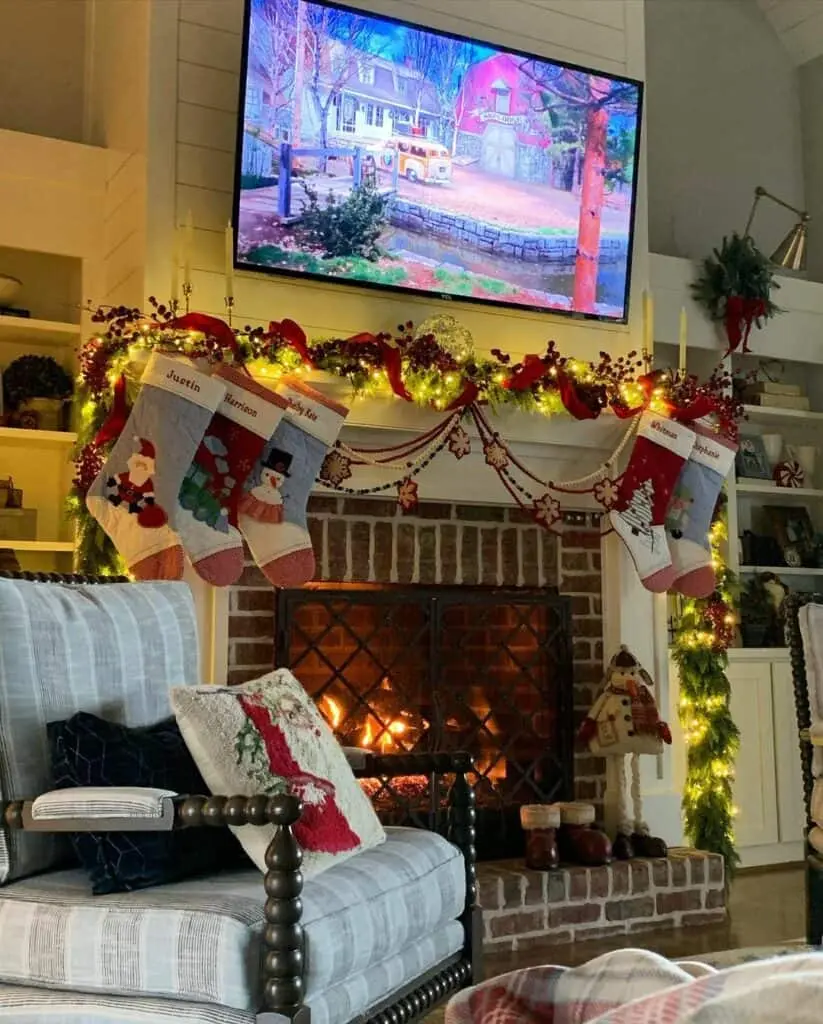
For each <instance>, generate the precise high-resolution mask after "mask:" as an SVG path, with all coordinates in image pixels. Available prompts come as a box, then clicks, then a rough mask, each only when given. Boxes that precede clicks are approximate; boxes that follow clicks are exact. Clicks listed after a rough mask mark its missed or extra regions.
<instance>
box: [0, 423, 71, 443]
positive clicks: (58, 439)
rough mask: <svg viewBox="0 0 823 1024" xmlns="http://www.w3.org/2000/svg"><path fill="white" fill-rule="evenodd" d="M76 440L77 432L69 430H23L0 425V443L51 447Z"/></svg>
mask: <svg viewBox="0 0 823 1024" xmlns="http://www.w3.org/2000/svg"><path fill="white" fill-rule="evenodd" d="M76 441H77V434H75V433H72V432H71V431H70V430H23V429H18V428H17V427H0V445H4V444H24V445H27V446H29V447H35V448H37V447H39V448H51V447H53V446H55V445H57V446H59V445H66V446H67V447H70V446H71V445H73V444H75V443H76Z"/></svg>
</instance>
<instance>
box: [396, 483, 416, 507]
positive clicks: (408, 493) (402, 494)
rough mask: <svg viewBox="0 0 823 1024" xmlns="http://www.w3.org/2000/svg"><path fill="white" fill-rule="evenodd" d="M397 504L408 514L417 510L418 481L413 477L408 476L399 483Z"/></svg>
mask: <svg viewBox="0 0 823 1024" xmlns="http://www.w3.org/2000/svg"><path fill="white" fill-rule="evenodd" d="M397 504H398V505H399V506H400V508H401V509H402V510H403V512H404V513H405V514H406V515H410V514H411V513H412V512H415V511H417V504H418V498H417V483H416V481H414V480H412V479H411V477H408V476H407V477H406V479H405V480H401V482H400V483H399V484H398V485H397Z"/></svg>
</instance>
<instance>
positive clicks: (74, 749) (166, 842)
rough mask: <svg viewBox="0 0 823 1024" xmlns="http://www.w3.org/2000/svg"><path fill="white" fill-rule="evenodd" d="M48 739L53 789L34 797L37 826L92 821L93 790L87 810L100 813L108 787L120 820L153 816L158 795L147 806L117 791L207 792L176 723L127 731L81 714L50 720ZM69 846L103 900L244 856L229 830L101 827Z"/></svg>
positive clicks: (213, 868)
mask: <svg viewBox="0 0 823 1024" xmlns="http://www.w3.org/2000/svg"><path fill="white" fill-rule="evenodd" d="M48 734H49V740H50V743H51V747H52V762H53V764H52V767H53V773H54V786H55V791H52V792H50V793H48V794H46V795H45V796H41V797H40V798H38V799H37V800H35V803H34V806H33V808H32V818H33V819H34V821H35V822H36V821H37V820H38V816H39V815H44V814H51V815H52V816H54V815H55V814H61V813H62V815H63V816H64V817H66V816H71V817H87V816H89V814H88V813H84V812H83V811H82V810H81V805H82V804H83V802H84V801H85V802H88V801H89V799H90V794H91V793H94V794H97V795H96V796H95V797H94V800H95V802H96V806H97V808H98V810H97V811H96V812H95V811H94V809H93V808H92V807H89V811H90V812H91V813H92V814H94V813H98V814H102V812H103V806H104V802H105V800H106V796H105V792H106V788H108V792H109V794H110V796H109V798H108V802H109V809H110V810H112V811H114V812H115V813H112V814H109V815H106V816H107V817H118V816H122V814H123V813H124V812H127V811H128V809H129V808H134V807H136V806H138V805H141V806H142V807H143V810H142V813H143V814H144V815H146V814H148V815H151V814H153V813H156V805H157V803H158V801H157V799H156V798H155V800H154V801H153V802H152V800H148V802H147V800H146V797H140V796H139V795H138V793H137V792H135V791H132V792H131V794H130V795H128V794H127V793H124V792H123V790H122V789H118V788H115V787H147V789H148V791H149V792H159V793H165V794H169V793H171V794H172V795H173V794H175V793H202V792H204V790H205V788H206V785H205V783H204V782H203V779H202V778H201V776H200V772H199V771H198V770H197V765H196V764H195V763H194V761H193V760H192V757H191V754H190V753H189V751H188V748H187V747H186V744H185V742H184V741H183V737H182V736H181V735H180V730H179V729H178V727H177V722H175V720H174V719H173V718H167V719H164V720H163V721H161V722H156V723H155V724H154V725H149V726H145V727H141V728H135V729H130V728H129V727H128V726H125V725H118V724H117V723H116V722H107V721H105V719H102V718H98V717H97V716H96V715H89V714H86V713H85V712H83V711H81V712H78V713H77V714H76V715H72V717H71V718H70V719H68V721H65V722H52V723H51V724H50V725H49V727H48ZM75 787H84V788H83V789H76V788H75ZM89 787H90V788H89ZM143 792H144V793H145V792H146V790H145V789H144V790H143ZM61 801H62V803H61ZM112 801H113V803H112ZM118 803H119V805H120V807H119V811H120V814H119V815H118V813H117V812H118V806H117V805H118ZM152 804H154V806H152ZM61 808H62V809H61ZM68 811H73V812H74V813H72V814H70V815H69V814H68ZM138 813H139V812H138ZM161 813H162V805H161ZM71 843H72V846H73V847H74V851H75V854H76V855H77V859H78V860H79V861H80V864H81V865H82V866H83V867H84V868H85V870H86V872H87V873H88V876H89V879H90V881H91V885H92V892H93V893H94V894H95V895H98V896H99V895H103V894H105V893H112V892H126V891H129V890H132V889H142V888H145V887H146V886H149V885H162V884H164V883H166V882H174V881H177V880H178V879H180V878H188V877H190V876H192V875H197V874H202V873H203V872H206V871H217V870H219V869H220V868H221V867H225V866H227V864H229V863H233V864H236V863H237V860H238V857H239V856H240V855H241V854H240V849H239V847H238V845H237V843H236V842H235V840H234V839H233V838H232V836H231V835H230V834H229V833H228V832H227V831H225V830H224V829H209V830H208V831H207V832H205V833H198V832H196V831H191V830H189V831H185V830H184V831H177V832H128V831H125V832H109V831H105V830H103V829H102V828H101V831H100V832H75V833H72V835H71Z"/></svg>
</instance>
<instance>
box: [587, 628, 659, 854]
mask: <svg viewBox="0 0 823 1024" xmlns="http://www.w3.org/2000/svg"><path fill="white" fill-rule="evenodd" d="M653 688H654V684H653V683H652V680H651V678H650V677H649V675H648V673H647V672H646V670H645V669H644V668H643V666H642V665H641V664H640V662H639V661H638V660H637V658H635V656H634V655H633V654H632V653H631V652H630V651H629V650H628V648H627V647H625V646H623V647H621V648H620V650H619V651H618V652H617V654H616V655H615V656H614V657H613V658H612V660H611V661H610V662H609V666H608V669H607V670H606V678H605V681H604V684H603V690H602V691H601V693H600V696H599V697H598V698H597V700H596V701H595V703H594V706H593V707H592V709H591V711H590V712H589V714H588V715H587V716H586V718H585V719H584V720H583V724H582V725H581V726H580V731H579V733H578V741H579V742H580V743H583V744H585V745H586V746H587V747H588V749H589V750H590V751H591V752H592V753H593V754H595V755H596V756H598V757H605V758H606V799H607V800H609V799H612V800H613V801H614V802H615V804H616V808H617V819H618V820H617V835H616V836H615V839H614V843H613V846H612V849H613V852H614V855H615V857H617V858H618V859H621V860H623V859H628V858H630V857H634V856H637V857H665V856H666V853H667V847H666V843H665V842H664V840H662V839H659V838H658V837H656V836H652V835H650V833H649V827H648V825H647V824H646V822H645V821H644V820H643V800H642V796H641V792H640V765H639V761H638V758H639V756H640V755H641V754H651V755H655V756H656V755H658V754H661V753H662V752H663V744H664V743H671V741H672V735H671V732H670V730H669V727H668V725H667V724H666V723H665V722H664V721H663V720H662V719H661V717H660V714H659V712H658V710H657V703H656V701H655V699H654V692H653ZM626 755H630V756H631V785H630V786H629V784H628V781H627V776H626ZM629 795H630V796H631V808H632V812H631V815H630V814H629Z"/></svg>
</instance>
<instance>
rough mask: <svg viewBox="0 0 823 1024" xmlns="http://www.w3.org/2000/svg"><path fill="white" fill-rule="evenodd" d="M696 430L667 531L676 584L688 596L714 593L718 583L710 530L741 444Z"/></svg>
mask: <svg viewBox="0 0 823 1024" xmlns="http://www.w3.org/2000/svg"><path fill="white" fill-rule="evenodd" d="M694 429H695V431H696V433H697V438H696V440H695V443H694V449H693V450H692V453H691V455H690V456H689V458H688V461H687V462H686V464H685V466H684V467H683V469H682V471H681V473H680V478H679V479H678V481H677V487H676V488H675V491H674V497H673V498H672V503H671V505H670V506H669V511H668V514H667V516H666V535H667V537H668V540H669V548H670V549H671V553H672V562H673V565H674V569H675V579H674V581H673V582H672V587H673V588H674V589H675V590H679V591H680V593H681V594H685V595H686V596H687V597H708V596H709V594H711V592H712V591H713V590H714V586H715V578H714V569H713V568H712V552H711V543H710V541H709V530H710V529H711V525H712V515H713V514H714V507H715V505H716V504H717V499H718V498H719V496H720V491H721V490H722V488H723V481H724V480H725V479H726V477H727V476H728V475H729V471H730V470H731V468H732V463H733V462H734V455H735V452H736V451H737V446H736V445H734V444H732V442H731V441H727V440H726V439H725V438H723V437H720V436H719V434H716V433H714V432H713V431H711V430H707V429H706V428H705V427H702V426H699V425H695V428H694Z"/></svg>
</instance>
